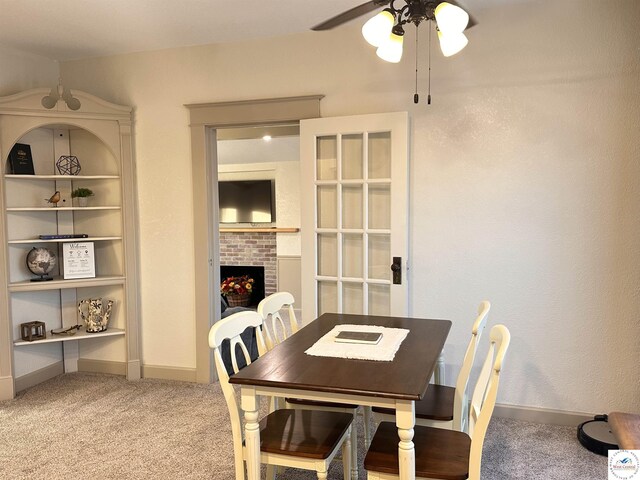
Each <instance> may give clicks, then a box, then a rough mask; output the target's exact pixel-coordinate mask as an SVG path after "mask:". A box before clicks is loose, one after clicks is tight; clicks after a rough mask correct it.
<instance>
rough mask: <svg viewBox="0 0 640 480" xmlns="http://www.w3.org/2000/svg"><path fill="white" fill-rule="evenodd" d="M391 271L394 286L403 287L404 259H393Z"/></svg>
mask: <svg viewBox="0 0 640 480" xmlns="http://www.w3.org/2000/svg"><path fill="white" fill-rule="evenodd" d="M391 271H392V272H393V284H394V285H402V257H393V263H392V264H391Z"/></svg>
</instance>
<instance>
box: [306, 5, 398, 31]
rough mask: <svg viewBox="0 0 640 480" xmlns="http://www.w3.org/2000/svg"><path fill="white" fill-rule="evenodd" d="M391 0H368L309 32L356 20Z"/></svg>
mask: <svg viewBox="0 0 640 480" xmlns="http://www.w3.org/2000/svg"><path fill="white" fill-rule="evenodd" d="M390 1H391V0H369V1H368V2H366V3H363V4H362V5H358V6H357V7H353V8H352V9H351V10H347V11H346V12H343V13H341V14H340V15H336V16H335V17H333V18H330V19H329V20H327V21H325V22H322V23H319V24H318V25H316V26H315V27H311V30H316V31H318V30H330V29H332V28H334V27H337V26H338V25H342V24H343V23H347V22H349V21H351V20H353V19H355V18H358V17H359V16H361V15H364V14H366V13H369V12H372V11H374V10H375V9H377V8H380V7H382V6H383V5H387V4H389V2H390Z"/></svg>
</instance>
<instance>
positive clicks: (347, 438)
mask: <svg viewBox="0 0 640 480" xmlns="http://www.w3.org/2000/svg"><path fill="white" fill-rule="evenodd" d="M261 327H262V317H261V316H260V315H259V314H258V313H257V312H253V311H245V312H239V313H236V314H233V315H230V316H228V317H227V318H224V319H222V320H220V321H218V322H217V323H216V324H214V325H213V327H211V330H210V331H209V346H210V347H211V348H213V350H214V360H215V365H216V371H217V372H218V377H219V380H220V386H221V388H222V392H223V393H224V398H225V400H226V402H227V407H228V409H229V416H230V419H231V431H232V437H233V439H232V440H233V452H234V461H235V473H236V475H235V478H236V480H244V479H245V461H246V451H245V446H244V441H243V433H244V431H243V428H242V423H241V421H240V418H241V417H240V410H239V408H238V403H237V400H236V392H235V390H234V388H233V386H232V385H231V383H229V374H228V373H227V369H226V368H225V365H224V362H223V360H222V355H221V346H222V343H223V342H224V341H225V340H229V345H230V349H231V363H232V365H233V371H234V373H238V371H239V368H238V361H237V354H238V350H240V352H241V354H242V357H243V358H244V360H245V362H246V364H247V365H249V364H251V358H250V355H249V351H248V349H247V347H246V345H245V344H244V342H243V341H242V338H241V337H240V335H241V333H242V332H244V331H245V329H247V328H254V329H255V335H256V341H257V342H258V352H259V353H260V354H261V355H262V354H264V353H265V352H266V344H265V342H264V337H263V336H262V330H261ZM352 422H353V415H351V414H348V413H338V412H323V411H311V410H310V411H302V410H295V409H282V410H275V411H273V412H271V413H269V414H268V415H267V416H266V417H264V418H263V419H262V420H260V462H261V463H264V464H267V465H269V467H268V469H267V477H268V478H273V476H274V474H275V471H274V469H273V466H281V467H295V468H302V469H306V470H315V471H316V473H317V477H318V479H319V480H323V479H326V478H327V470H328V468H329V464H330V463H331V461H332V460H333V458H334V457H335V456H336V454H337V453H338V450H339V449H342V459H343V460H342V461H343V473H344V478H350V477H349V476H350V475H351V471H352V468H351V455H350V452H351V430H352V427H351V425H352Z"/></svg>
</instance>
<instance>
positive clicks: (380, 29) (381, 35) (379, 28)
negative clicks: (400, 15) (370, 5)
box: [362, 10, 396, 47]
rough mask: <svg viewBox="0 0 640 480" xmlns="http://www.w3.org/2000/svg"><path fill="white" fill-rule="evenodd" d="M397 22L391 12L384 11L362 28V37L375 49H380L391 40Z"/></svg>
mask: <svg viewBox="0 0 640 480" xmlns="http://www.w3.org/2000/svg"><path fill="white" fill-rule="evenodd" d="M395 21H396V20H395V18H394V16H393V14H392V13H391V12H390V11H389V10H383V11H381V12H380V13H379V14H377V15H376V16H375V17H372V18H370V19H369V20H368V21H367V23H365V24H364V25H363V26H362V36H363V37H364V39H365V40H366V41H367V42H369V43H370V44H371V45H373V46H374V47H379V46H380V45H382V44H383V43H384V42H385V40H386V39H387V38H389V35H390V34H391V29H392V28H393V24H394V23H395Z"/></svg>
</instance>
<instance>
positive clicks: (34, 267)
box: [27, 247, 58, 282]
mask: <svg viewBox="0 0 640 480" xmlns="http://www.w3.org/2000/svg"><path fill="white" fill-rule="evenodd" d="M57 263H58V258H57V257H56V254H55V253H53V252H52V251H51V250H49V249H48V248H41V247H33V248H32V249H31V250H29V253H28V254H27V268H28V269H29V271H30V272H31V273H33V274H34V275H39V276H40V278H32V279H31V281H32V282H44V281H47V280H53V278H52V277H49V276H48V275H49V273H51V271H52V270H53V269H54V268H55V266H56V264H57Z"/></svg>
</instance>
